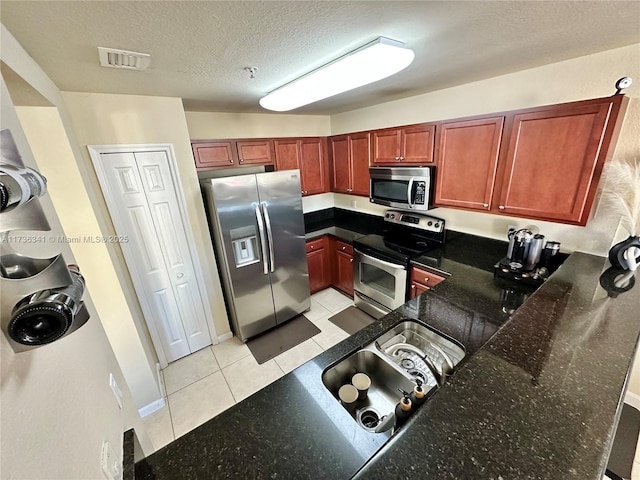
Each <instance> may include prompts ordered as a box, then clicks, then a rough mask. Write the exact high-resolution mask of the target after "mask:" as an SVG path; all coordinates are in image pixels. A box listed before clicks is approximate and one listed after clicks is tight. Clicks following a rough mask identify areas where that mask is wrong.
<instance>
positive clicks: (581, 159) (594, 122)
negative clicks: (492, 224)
mask: <svg viewBox="0 0 640 480" xmlns="http://www.w3.org/2000/svg"><path fill="white" fill-rule="evenodd" d="M623 100H624V106H625V107H626V98H625V97H623V96H621V95H618V96H613V97H610V98H605V99H599V100H595V101H587V102H576V103H571V104H564V105H556V106H552V107H542V108H539V109H530V110H527V111H523V112H521V113H515V114H514V115H513V117H512V120H511V122H512V126H511V128H510V137H509V139H508V141H507V142H506V143H505V142H503V146H502V149H503V157H502V158H501V162H502V164H503V168H504V173H503V175H502V179H503V180H502V183H501V185H500V191H499V192H500V194H499V199H498V200H499V204H498V211H499V212H501V213H505V214H508V215H516V216H522V217H527V218H539V219H541V220H549V221H556V222H564V223H574V224H578V225H584V224H586V222H587V220H588V217H589V213H590V210H591V205H592V203H593V199H594V196H595V193H596V189H597V184H598V180H599V178H600V174H601V172H602V167H603V165H604V162H605V159H606V156H607V153H608V151H609V146H610V144H611V140H612V136H614V134H616V133H615V132H614V130H618V128H616V125H615V124H616V123H617V119H618V117H619V111H620V107H621V106H622V102H623ZM621 116H622V115H620V117H621ZM614 143H615V142H614Z"/></svg>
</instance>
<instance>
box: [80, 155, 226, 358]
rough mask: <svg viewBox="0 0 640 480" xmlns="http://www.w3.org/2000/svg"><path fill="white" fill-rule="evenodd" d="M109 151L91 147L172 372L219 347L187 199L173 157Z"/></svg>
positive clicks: (152, 325) (144, 306)
mask: <svg viewBox="0 0 640 480" xmlns="http://www.w3.org/2000/svg"><path fill="white" fill-rule="evenodd" d="M165 147H168V146H165ZM109 150H110V149H109V148H108V147H90V151H91V156H92V159H93V161H94V165H95V166H96V171H97V172H98V177H99V180H100V185H101V187H102V190H103V193H104V194H105V198H106V200H107V205H108V207H109V212H110V213H111V217H112V219H113V223H114V226H115V228H116V232H117V234H118V237H120V243H121V246H122V251H123V253H124V256H125V260H126V262H127V266H128V268H129V271H130V273H131V277H132V279H133V283H134V287H135V289H136V293H137V296H138V299H139V300H140V304H141V306H142V310H143V313H144V315H145V319H146V323H147V326H148V327H149V331H150V333H151V337H152V339H153V341H154V344H155V346H156V350H157V351H158V357H159V358H160V363H161V365H162V366H165V365H166V363H167V362H172V361H174V360H177V359H179V358H181V357H184V356H185V355H188V354H190V353H192V352H195V351H196V350H199V349H201V348H204V347H206V346H208V345H211V343H212V339H213V340H214V341H216V342H217V338H215V336H214V335H215V333H214V332H213V331H212V332H211V333H210V331H209V330H210V329H209V328H208V325H207V323H208V322H207V314H208V313H209V312H208V311H207V307H206V305H207V302H206V301H205V296H204V295H203V293H204V289H203V288H201V282H199V279H198V275H197V271H196V270H197V268H196V267H197V264H196V261H195V254H194V251H193V249H192V247H191V246H192V245H193V240H192V238H190V236H191V229H190V226H189V222H188V219H187V218H186V212H185V211H184V198H183V195H182V191H181V189H180V188H179V187H178V185H179V182H177V181H176V180H177V179H176V176H177V173H176V172H175V169H172V168H171V167H172V165H171V162H172V159H173V155H172V153H173V151H172V149H171V148H160V149H158V148H155V149H154V148H152V147H151V146H150V147H149V150H147V151H144V149H143V148H141V147H136V149H135V150H134V151H122V150H123V147H117V148H114V149H112V150H117V151H113V152H109ZM172 170H174V171H172ZM181 207H182V208H181ZM209 317H210V313H209ZM212 337H213V338H212ZM162 357H164V358H162ZM163 360H164V361H163Z"/></svg>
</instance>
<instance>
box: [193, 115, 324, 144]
mask: <svg viewBox="0 0 640 480" xmlns="http://www.w3.org/2000/svg"><path fill="white" fill-rule="evenodd" d="M185 115H186V118H187V126H188V128H189V135H190V138H191V140H208V139H213V138H217V139H223V138H277V137H326V136H329V135H330V134H331V125H330V121H329V117H328V116H326V115H289V114H270V113H221V112H186V113H185Z"/></svg>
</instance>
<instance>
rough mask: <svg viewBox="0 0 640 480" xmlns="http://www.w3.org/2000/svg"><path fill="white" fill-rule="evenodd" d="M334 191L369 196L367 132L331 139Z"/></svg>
mask: <svg viewBox="0 0 640 480" xmlns="http://www.w3.org/2000/svg"><path fill="white" fill-rule="evenodd" d="M329 149H330V152H331V159H332V173H333V191H334V192H337V193H347V194H350V195H362V196H365V197H368V196H369V134H368V133H367V132H362V133H352V134H350V135H338V136H336V137H331V138H329Z"/></svg>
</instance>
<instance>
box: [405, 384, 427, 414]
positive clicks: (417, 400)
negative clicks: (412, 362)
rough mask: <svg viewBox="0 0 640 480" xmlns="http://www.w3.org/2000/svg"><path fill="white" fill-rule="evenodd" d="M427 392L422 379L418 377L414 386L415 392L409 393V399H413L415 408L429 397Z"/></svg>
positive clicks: (412, 402)
mask: <svg viewBox="0 0 640 480" xmlns="http://www.w3.org/2000/svg"><path fill="white" fill-rule="evenodd" d="M426 395H427V392H425V391H424V388H422V380H420V379H419V378H416V386H415V387H413V392H411V395H409V400H411V404H412V407H413V409H414V410H415V409H416V408H418V407H419V406H420V405H422V404H423V403H424V402H425V400H426V399H427V396H426Z"/></svg>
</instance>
